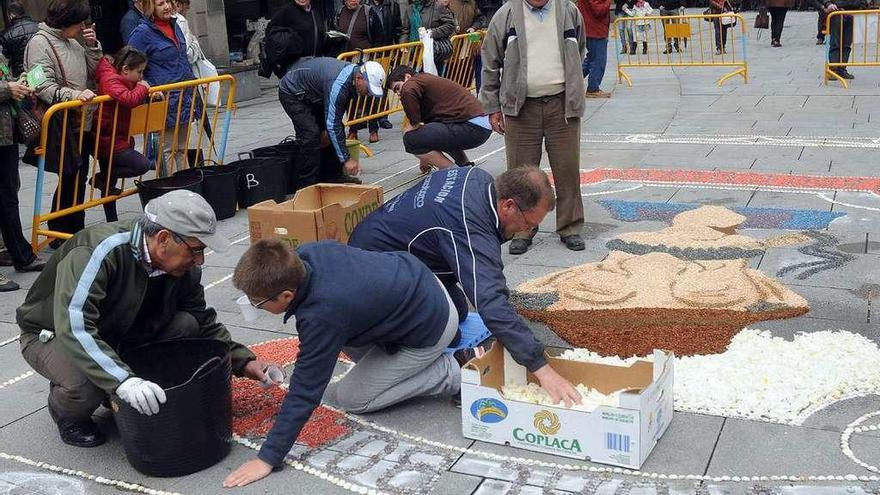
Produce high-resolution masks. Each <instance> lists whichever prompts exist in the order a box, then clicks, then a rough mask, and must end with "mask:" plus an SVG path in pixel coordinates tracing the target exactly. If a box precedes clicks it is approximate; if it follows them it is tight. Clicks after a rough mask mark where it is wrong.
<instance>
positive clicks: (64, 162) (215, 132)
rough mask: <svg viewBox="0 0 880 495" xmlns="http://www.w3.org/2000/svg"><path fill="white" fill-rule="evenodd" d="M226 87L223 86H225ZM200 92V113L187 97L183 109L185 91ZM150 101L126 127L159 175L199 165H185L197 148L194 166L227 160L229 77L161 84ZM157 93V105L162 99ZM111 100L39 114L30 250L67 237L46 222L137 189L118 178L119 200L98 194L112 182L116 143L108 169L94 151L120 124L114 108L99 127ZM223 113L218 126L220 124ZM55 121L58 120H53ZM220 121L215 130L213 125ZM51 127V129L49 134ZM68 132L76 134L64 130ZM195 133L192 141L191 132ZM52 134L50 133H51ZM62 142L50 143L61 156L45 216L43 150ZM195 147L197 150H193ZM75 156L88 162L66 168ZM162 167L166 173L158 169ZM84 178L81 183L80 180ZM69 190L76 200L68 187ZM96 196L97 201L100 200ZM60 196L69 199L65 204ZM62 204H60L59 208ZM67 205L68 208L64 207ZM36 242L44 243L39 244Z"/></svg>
mask: <svg viewBox="0 0 880 495" xmlns="http://www.w3.org/2000/svg"><path fill="white" fill-rule="evenodd" d="M211 83H214V84H219V85H220V86H221V87H220V88H219V89H220V91H217V92H216V97H213V100H212V101H205V100H206V99H207V98H206V96H205V95H207V94H209V93H210V92H209V91H207V88H208V87H209V85H210V84H211ZM223 86H226V87H225V88H224V87H223ZM187 91H188V92H193V93H195V92H198V93H199V94H200V95H202V97H201V99H202V101H205V103H206V104H204V105H201V106H202V108H201V110H200V111H199V112H197V110H198V109H197V108H196V98H192V99H191V102H190V104H189V105H188V106H184V104H183V100H184V99H183V98H182V96H183V94H184V92H187ZM149 94H150V102H149V103H145V104H144V105H141V106H139V107H136V108H134V109H132V112H131V119H130V125H129V129H128V130H127V135H128V136H129V137H135V138H137V141H136V148H137V147H140V151H141V152H142V153H143V154H144V156H148V157H149V156H151V155H155V158H156V159H155V171H156V175H157V176H159V177H161V176H164V175H169V174H171V173H172V172H174V171H175V170H180V169H183V168H187V167H189V166H194V165H196V164H197V163H192V164H190V163H188V161H189V159H188V158H187V155H188V154H190V153H191V152H190V150H192V149H195V150H197V151H196V153H195V156H194V157H192V158H193V159H196V160H197V161H198V162H202V161H209V162H210V161H213V162H216V163H222V161H223V156H224V155H225V154H226V141H227V138H228V137H229V127H230V123H231V121H232V113H233V111H234V110H235V79H234V78H233V77H232V76H231V75H221V76H217V77H210V78H204V79H194V80H190V81H183V82H179V83H174V84H166V85H162V86H154V87H152V88H150V91H149ZM160 94H161V99H160V98H159V95H160ZM174 94H177V98H176V99H175V101H176V105H170V104H169V101H171V99H170V98H169V97H170V96H171V95H174ZM110 101H112V99H111V98H110V97H109V96H106V95H102V96H98V97H96V98H94V99H93V100H91V101H88V102H83V101H79V100H74V101H66V102H63V103H57V104H55V105H52V106H51V107H50V108H49V109H48V110H47V111H46V114H45V115H44V116H43V120H42V122H41V132H40V142H39V144H38V146H37V147H36V149H35V154H36V155H37V157H38V162H37V181H36V192H35V194H34V215H33V229H32V232H31V245H32V247H33V248H34V250H40V249H41V248H42V247H43V245H45V244H46V243H47V242H48V241H49V239H68V238H70V237H72V235H71V234H69V233H65V232H58V231H53V230H51V229H48V228H42V224H43V223H44V222H48V221H49V220H54V219H57V218H61V217H64V216H67V215H71V214H73V213H77V212H83V211H85V210H87V209H89V208H94V207H96V206H101V205H104V204H106V203H111V202H113V201H117V200H119V199H121V198H124V197H126V196H130V195H132V194H134V193H136V192H137V189H136V188H135V187H131V186H128V187H126V182H127V181H126V180H125V179H122V183H121V187H120V189H121V193H119V194H107V195H104V194H101V193H100V189H103V190H104V191H110V189H111V188H110V186H112V185H113V183H115V182H116V181H115V180H114V181H111V180H110V179H111V177H112V175H113V160H114V148H115V144H116V143H115V139H111V140H110V150H109V158H108V159H107V160H102V161H103V162H106V163H100V164H99V159H98V158H97V157H98V156H99V152H100V153H103V151H102V150H99V146H100V139H101V135H102V133H103V134H106V133H107V132H110V135H111V136H115V135H116V134H117V133H116V130H117V128H116V127H117V123H118V122H117V120H118V113H119V107H118V106H117V107H116V110H115V111H114V115H113V124H112V130H110V131H108V130H106V129H102V128H101V125H100V122H101V119H102V117H103V115H104V112H105V111H111V110H109V109H105V105H104V104H105V103H107V102H110ZM169 112H171V114H172V115H174V122H175V125H174V126H173V127H168V126H166V121H167V120H166V119H167V116H168V115H169ZM87 114H90V115H91V121H92V126H91V129H90V130H86V129H85V127H86V115H87ZM221 114H222V115H223V118H222V121H221V120H220V116H221ZM53 116H60V117H59V118H57V119H54V120H53ZM218 122H220V128H219V129H218V127H217V124H218ZM53 126H54V127H55V128H53ZM58 126H60V127H61V130H60V131H61V132H60V133H58V132H57V127H58ZM68 126H73V129H71V130H70V131H69V130H68ZM196 129H197V130H198V131H197V136H198V137H196V138H195V139H191V130H192V131H194V130H196ZM50 131H51V132H50ZM57 136H60V143H52V145H53V149H56V144H57V149H58V152H56V153H53V156H52V157H51V160H52V162H53V163H50V164H49V165H50V166H51V167H50V169H51V170H52V172H50V173H55V174H57V176H58V179H59V180H58V181H57V185H56V189H55V195H54V197H53V200H52V204H51V211H50V212H44V211H43V187H44V185H45V182H46V173H47V171H46V165H47V163H46V159H47V157H46V150H47V145H48V144H50V143H49V139H50V137H51V138H53V139H58V138H57ZM68 139H75V140H76V142H75V144H74V145H72V146H75V148H72V147H71V145H70V143H68ZM166 142H168V143H169V149H168V150H166V151H167V153H164V154H167V157H165V159H163V150H164V146H165V143H166ZM191 145H194V148H191V147H190V146H191ZM74 150H75V151H77V155H81V154H83V152H85V153H87V155H88V160H87V162H88V163H87V164H86V163H85V161H86V160H85V159H82V160H80V164H76V163H69V162H70V161H71V160H74V159H76V158H77V157H70V156H69V154H68V151H70V152H72V151H74ZM163 163H164V167H163V168H160V167H162V164H163ZM71 167H76V168H77V169H76V171H72V170H71ZM102 168H104V169H106V170H103V172H104V174H103V175H104V177H105V179H104V183H103V184H98V183H96V182H98V181H97V180H96V179H95V174H97V173H98V172H99V171H102ZM82 174H86V178H88V179H90V180H86V179H84V178H83V177H82ZM70 187H73V194H72V195H70V190H69V189H65V188H70ZM80 188H82V190H80ZM99 196H100V197H99ZM64 198H67V200H65V199H64ZM62 202H64V203H65V204H62ZM67 203H70V204H67ZM41 237H45V238H48V239H44V240H42V241H41Z"/></svg>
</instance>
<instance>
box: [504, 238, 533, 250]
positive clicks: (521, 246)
mask: <svg viewBox="0 0 880 495" xmlns="http://www.w3.org/2000/svg"><path fill="white" fill-rule="evenodd" d="M531 246H532V240H531V239H514V240H512V241H510V246H509V247H508V248H507V251H508V252H509V253H510V254H524V253H525V252H526V251H528V250H529V248H530V247H531Z"/></svg>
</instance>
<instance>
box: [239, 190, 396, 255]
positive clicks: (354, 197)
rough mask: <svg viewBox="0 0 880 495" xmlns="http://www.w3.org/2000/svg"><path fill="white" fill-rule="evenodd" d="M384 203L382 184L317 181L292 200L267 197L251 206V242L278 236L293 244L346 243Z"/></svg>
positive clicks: (249, 219)
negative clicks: (274, 199) (360, 224)
mask: <svg viewBox="0 0 880 495" xmlns="http://www.w3.org/2000/svg"><path fill="white" fill-rule="evenodd" d="M382 203H383V195H382V186H373V185H356V184H315V185H314V186H309V187H306V188H303V189H300V190H299V191H297V192H296V195H295V196H294V197H293V199H291V200H289V201H285V202H283V203H276V202H275V201H273V200H268V201H263V202H262V203H258V204H255V205H253V206H251V207H250V208H248V223H249V224H250V233H251V242H252V243H253V242H256V241H258V240H260V239H272V238H275V239H281V240H283V241H286V242H287V243H288V244H290V246H291V247H293V248H296V247H297V246H299V245H300V244H305V243H307V242H315V241H320V240H324V239H336V240H337V241H339V242H342V243H346V242H348V238H349V237H350V236H351V232H352V231H353V230H354V228H355V226H356V225H357V224H358V223H360V222H361V220H363V219H364V218H366V216H367V215H369V214H370V212H372V211H373V210H375V209H377V208H379V207H380V206H382Z"/></svg>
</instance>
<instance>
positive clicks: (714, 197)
mask: <svg viewBox="0 0 880 495" xmlns="http://www.w3.org/2000/svg"><path fill="white" fill-rule="evenodd" d="M751 197H752V191H751V190H731V189H700V188H694V189H689V188H687V187H686V186H685V187H682V188H681V189H678V191H677V192H676V193H675V195H674V196H672V197H671V198H669V202H670V203H689V204H698V205H716V206H725V207H728V208H732V207H737V206H745V205H746V204H747V203H748V202H749V199H750V198H751Z"/></svg>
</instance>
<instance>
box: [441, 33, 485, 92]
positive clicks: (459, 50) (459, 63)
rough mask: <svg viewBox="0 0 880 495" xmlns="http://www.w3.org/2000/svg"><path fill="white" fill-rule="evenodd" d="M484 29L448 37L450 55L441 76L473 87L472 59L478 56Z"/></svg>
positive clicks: (470, 87) (466, 86)
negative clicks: (450, 43)
mask: <svg viewBox="0 0 880 495" xmlns="http://www.w3.org/2000/svg"><path fill="white" fill-rule="evenodd" d="M485 34H486V33H485V31H477V32H474V33H466V34H457V35H455V36H453V37H452V38H450V40H451V41H452V55H450V56H449V59H448V60H447V61H446V72H445V73H444V74H443V77H445V78H447V79H452V80H453V81H455V82H457V83H458V84H461V85H462V87H465V88H468V89H475V85H474V59H475V58H476V57H479V56H480V47H482V46H483V36H484V35H485Z"/></svg>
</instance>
